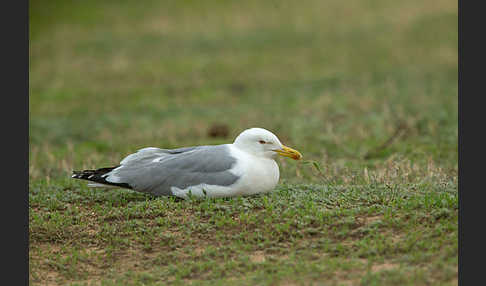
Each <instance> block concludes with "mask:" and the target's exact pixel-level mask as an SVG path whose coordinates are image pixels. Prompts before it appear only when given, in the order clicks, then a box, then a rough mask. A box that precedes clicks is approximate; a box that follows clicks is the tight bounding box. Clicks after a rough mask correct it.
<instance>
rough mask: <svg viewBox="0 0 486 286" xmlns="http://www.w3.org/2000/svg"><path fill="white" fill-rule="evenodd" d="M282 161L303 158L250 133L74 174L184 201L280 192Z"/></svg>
mask: <svg viewBox="0 0 486 286" xmlns="http://www.w3.org/2000/svg"><path fill="white" fill-rule="evenodd" d="M277 155H281V156H284V157H289V158H292V159H294V160H300V159H301V158H302V155H301V154H300V153H299V151H297V150H294V149H292V148H290V147H287V146H285V145H283V144H282V143H281V142H280V140H279V139H278V138H277V136H275V135H274V134H273V133H272V132H270V131H268V130H266V129H263V128H250V129H246V130H244V131H243V132H241V133H240V134H239V135H238V136H237V137H236V139H235V140H234V142H233V143H232V144H222V145H208V146H194V147H184V148H177V149H160V148H155V147H148V148H143V149H140V150H138V151H137V152H136V153H133V154H130V155H128V156H127V157H125V158H124V159H123V160H122V161H121V162H120V164H119V165H117V166H115V167H110V168H100V169H96V170H84V171H73V174H72V178H75V179H83V180H88V181H91V182H92V183H89V184H88V186H89V187H96V188H126V189H131V190H134V191H138V192H143V193H148V194H152V195H154V196H176V197H179V198H183V199H187V198H188V197H210V198H221V197H235V196H248V195H254V194H260V193H267V192H270V191H272V190H273V189H274V188H275V186H276V185H277V183H278V180H279V176H280V173H279V167H278V165H277V162H275V157H276V156H277Z"/></svg>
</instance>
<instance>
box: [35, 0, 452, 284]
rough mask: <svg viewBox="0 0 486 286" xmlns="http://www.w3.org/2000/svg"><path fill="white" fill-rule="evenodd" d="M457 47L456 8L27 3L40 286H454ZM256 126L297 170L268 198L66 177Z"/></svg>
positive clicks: (442, 3) (378, 0) (374, 3)
mask: <svg viewBox="0 0 486 286" xmlns="http://www.w3.org/2000/svg"><path fill="white" fill-rule="evenodd" d="M141 3H143V4H141ZM457 38H458V30H457V1H451V0H433V1H418V0H411V1H402V2H399V1H385V0H368V1H358V0H351V1H337V0H331V1H143V2H136V1H91V0H89V1H88V0H86V1H40V0H33V1H30V76H29V77H30V98H29V108H30V121H29V123H30V130H29V131H30V152H29V178H30V182H29V269H30V271H29V273H30V282H31V285H166V284H171V285H185V284H190V283H192V284H194V285H457V267H458V262H457V259H458V222H457V219H458V192H457V173H458V168H457V165H458V152H457V147H458V145H457V138H458V124H457V119H458V112H457V107H458V104H457V98H458V97H457V93H458V83H457V72H458V69H457V66H458V57H457ZM215 125H222V126H224V127H225V128H227V131H228V134H227V136H224V135H225V134H221V136H214V135H211V134H210V129H211V128H212V127H214V126H215ZM249 127H263V128H266V129H269V130H271V131H273V132H274V133H275V134H277V136H279V138H280V139H281V141H282V142H283V143H284V144H286V145H288V146H291V147H294V148H296V149H297V150H299V151H301V153H302V154H303V155H304V160H303V161H299V162H296V161H292V160H285V159H283V158H281V159H279V161H278V163H279V165H280V170H281V176H280V178H281V179H280V182H279V185H278V186H277V188H276V189H275V191H273V192H272V193H270V194H267V195H261V196H253V197H244V198H232V199H203V200H186V201H184V200H182V201H180V200H175V199H174V198H165V197H162V198H154V197H150V196H148V195H144V194H140V193H135V192H132V191H129V190H120V189H114V190H103V189H89V188H87V187H86V185H85V183H84V182H83V181H78V180H73V179H71V178H70V174H71V171H72V170H79V169H84V168H97V167H107V166H112V165H115V164H117V163H118V162H119V161H120V160H121V159H122V158H123V157H124V156H126V155H128V154H129V153H131V152H134V151H136V150H137V149H139V148H142V147H147V146H156V147H163V148H175V147H182V146H191V145H201V144H221V143H228V142H232V140H233V139H234V137H235V136H236V135H237V134H239V133H240V132H241V131H242V130H244V129H246V128H249Z"/></svg>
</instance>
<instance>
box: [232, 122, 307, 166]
mask: <svg viewBox="0 0 486 286" xmlns="http://www.w3.org/2000/svg"><path fill="white" fill-rule="evenodd" d="M233 144H234V145H235V146H236V147H238V148H239V149H240V150H243V151H245V152H248V153H250V154H252V155H255V156H259V157H267V158H274V157H275V156H276V155H277V154H278V155H282V156H285V157H290V158H292V159H294V160H300V158H302V155H301V154H300V153H299V151H297V150H294V149H292V148H289V147H287V146H285V145H283V144H282V143H280V140H278V138H277V136H275V134H273V133H272V132H270V131H268V130H266V129H263V128H250V129H246V130H245V131H243V132H241V133H240V135H238V137H236V139H235V142H234V143H233Z"/></svg>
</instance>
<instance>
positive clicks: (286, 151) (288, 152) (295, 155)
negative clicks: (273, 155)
mask: <svg viewBox="0 0 486 286" xmlns="http://www.w3.org/2000/svg"><path fill="white" fill-rule="evenodd" d="M273 151H274V152H277V154H279V155H282V156H285V157H289V158H292V159H294V160H300V159H301V158H302V154H300V152H299V151H297V150H294V149H292V148H290V147H287V146H285V145H282V149H276V150H273Z"/></svg>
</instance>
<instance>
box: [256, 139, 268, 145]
mask: <svg viewBox="0 0 486 286" xmlns="http://www.w3.org/2000/svg"><path fill="white" fill-rule="evenodd" d="M258 143H260V144H265V143H267V142H265V141H263V140H260V141H258Z"/></svg>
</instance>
